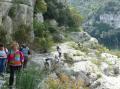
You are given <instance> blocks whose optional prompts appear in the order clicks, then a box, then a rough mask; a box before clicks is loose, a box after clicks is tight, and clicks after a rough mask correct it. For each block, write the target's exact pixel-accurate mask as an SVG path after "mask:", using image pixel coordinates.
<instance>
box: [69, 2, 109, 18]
mask: <svg viewBox="0 0 120 89" xmlns="http://www.w3.org/2000/svg"><path fill="white" fill-rule="evenodd" d="M108 1H110V0H69V3H70V5H71V6H73V7H75V8H76V9H77V10H78V11H80V13H81V14H82V15H83V16H85V18H87V17H88V16H91V15H92V14H94V13H95V12H96V11H97V10H98V9H99V8H100V7H102V6H104V4H105V3H106V2H108Z"/></svg>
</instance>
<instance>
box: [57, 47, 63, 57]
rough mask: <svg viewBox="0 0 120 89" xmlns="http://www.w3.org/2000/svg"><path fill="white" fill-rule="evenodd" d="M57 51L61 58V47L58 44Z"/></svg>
mask: <svg viewBox="0 0 120 89" xmlns="http://www.w3.org/2000/svg"><path fill="white" fill-rule="evenodd" d="M57 52H58V54H59V58H61V56H62V52H61V48H60V47H59V46H57Z"/></svg>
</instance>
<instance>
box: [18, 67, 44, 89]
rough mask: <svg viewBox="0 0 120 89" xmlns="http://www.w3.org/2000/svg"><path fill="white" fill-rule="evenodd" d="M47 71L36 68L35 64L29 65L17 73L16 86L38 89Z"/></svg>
mask: <svg viewBox="0 0 120 89" xmlns="http://www.w3.org/2000/svg"><path fill="white" fill-rule="evenodd" d="M43 76H45V72H43V71H41V70H39V69H36V67H35V66H34V65H31V66H29V68H27V69H26V70H24V71H21V73H20V74H19V73H17V77H16V88H17V89H38V84H39V83H40V82H41V81H42V80H43Z"/></svg>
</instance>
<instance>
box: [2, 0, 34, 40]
mask: <svg viewBox="0 0 120 89" xmlns="http://www.w3.org/2000/svg"><path fill="white" fill-rule="evenodd" d="M34 4H35V0H0V25H2V26H3V28H4V30H6V31H7V35H8V36H7V37H8V39H9V41H10V39H11V38H10V35H11V34H12V33H13V32H15V31H16V30H17V29H18V27H19V26H20V25H26V26H29V27H30V29H33V26H32V24H33V12H34V11H33V9H34ZM31 36H32V35H31Z"/></svg>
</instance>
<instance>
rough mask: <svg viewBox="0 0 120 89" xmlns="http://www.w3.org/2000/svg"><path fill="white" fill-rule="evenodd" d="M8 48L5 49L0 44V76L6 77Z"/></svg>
mask: <svg viewBox="0 0 120 89" xmlns="http://www.w3.org/2000/svg"><path fill="white" fill-rule="evenodd" d="M7 53H8V50H7V48H5V47H4V45H3V44H2V43H0V75H2V76H4V74H3V73H4V72H5V64H6V59H7Z"/></svg>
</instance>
